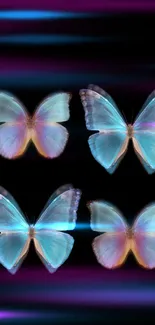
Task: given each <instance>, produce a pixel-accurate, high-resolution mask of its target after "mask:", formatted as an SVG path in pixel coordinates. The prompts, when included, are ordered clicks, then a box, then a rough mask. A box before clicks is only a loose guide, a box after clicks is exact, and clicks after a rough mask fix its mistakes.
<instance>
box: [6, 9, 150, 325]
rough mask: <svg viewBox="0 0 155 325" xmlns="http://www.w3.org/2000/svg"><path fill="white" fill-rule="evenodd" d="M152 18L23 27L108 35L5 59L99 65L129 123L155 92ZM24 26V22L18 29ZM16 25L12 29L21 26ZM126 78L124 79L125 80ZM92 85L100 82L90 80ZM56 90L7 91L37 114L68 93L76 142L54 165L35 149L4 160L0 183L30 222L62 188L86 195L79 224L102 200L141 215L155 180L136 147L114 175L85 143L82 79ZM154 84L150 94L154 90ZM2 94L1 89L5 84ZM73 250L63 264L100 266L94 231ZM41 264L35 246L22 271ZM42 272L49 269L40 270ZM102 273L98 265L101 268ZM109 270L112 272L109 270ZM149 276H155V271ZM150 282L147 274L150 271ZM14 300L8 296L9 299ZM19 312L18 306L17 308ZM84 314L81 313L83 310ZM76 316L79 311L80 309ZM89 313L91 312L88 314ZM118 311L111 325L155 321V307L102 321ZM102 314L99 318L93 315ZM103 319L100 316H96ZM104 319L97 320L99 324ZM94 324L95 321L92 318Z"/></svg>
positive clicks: (132, 264) (130, 263) (18, 49)
mask: <svg viewBox="0 0 155 325" xmlns="http://www.w3.org/2000/svg"><path fill="white" fill-rule="evenodd" d="M154 21H155V15H154V14H131V13H130V14H117V15H114V14H107V15H103V16H101V17H98V18H93V19H84V20H81V21H80V20H72V21H69V22H67V21H66V22H60V23H58V22H52V21H49V22H42V23H36V24H32V23H29V24H28V23H27V24H25V25H24V24H23V32H25V30H26V29H27V30H28V29H29V30H31V31H32V29H33V33H35V32H36V33H39V32H47V33H61V32H62V29H63V33H64V32H65V33H66V34H67V33H69V32H70V30H71V31H72V34H74V35H76V34H81V35H84V34H86V35H90V36H95V37H97V36H105V38H106V39H107V40H105V41H103V42H100V43H95V42H92V43H90V44H87V45H83V44H81V45H80V44H77V45H66V46H61V45H59V46H55V45H54V46H52V45H47V46H45V45H44V46H37V47H34V46H25V47H24V46H16V45H7V46H4V45H3V46H1V48H0V50H1V56H4V55H5V56H6V57H8V58H9V56H11V57H16V56H17V55H18V56H20V57H23V58H24V57H29V58H32V59H34V58H35V57H36V58H39V59H40V61H43V60H46V59H47V58H48V59H49V58H51V60H52V59H57V60H60V61H62V62H63V61H64V60H66V59H67V60H68V61H69V60H70V59H72V60H77V61H78V62H79V65H80V62H81V63H82V64H84V63H85V62H86V63H89V62H90V69H89V71H88V74H89V73H90V72H91V64H93V66H95V65H98V66H99V70H98V71H99V72H98V73H99V74H100V75H102V76H103V78H104V74H105V67H106V75H107V74H108V72H109V74H110V75H112V76H113V78H111V81H110V82H106V81H105V83H104V82H103V83H102V84H101V83H100V84H99V86H100V87H102V88H103V89H105V90H106V91H107V92H108V93H110V95H111V96H112V97H113V99H114V100H115V102H116V103H117V105H118V107H119V109H120V111H122V112H123V113H124V115H125V116H126V120H127V121H128V122H129V123H131V122H133V119H134V118H135V117H136V115H137V113H138V112H139V110H140V109H141V106H142V105H143V103H144V101H145V100H146V98H147V96H148V95H149V94H150V93H151V91H152V90H153V87H155V77H154V76H155V75H154V67H153V64H154V57H155V50H154ZM17 25H18V24H17ZM17 25H15V27H14V25H12V27H10V31H9V32H10V33H11V31H12V30H13V28H15V30H16V28H18V26H17ZM122 75H123V78H124V79H123V81H122V78H121V76H122ZM90 83H94V80H92V79H91V80H90ZM59 84H60V87H59V88H58V87H57V85H56V86H55V88H53V87H52V86H51V85H50V84H49V86H48V87H47V85H46V87H44V86H43V87H42V88H41V87H40V88H39V89H37V87H36V88H35V86H34V87H33V89H31V87H29V86H27V87H25V88H23V87H22V88H21V87H20V84H19V87H17V86H15V87H13V86H11V87H10V86H9V88H8V89H7V90H9V91H11V92H12V93H14V94H15V95H16V96H17V97H18V98H19V99H20V100H21V101H22V102H23V103H24V104H25V106H26V107H27V109H28V111H29V112H31V113H33V112H34V110H35V107H36V106H37V104H38V103H39V102H40V101H41V100H42V99H43V97H45V96H46V95H48V94H49V93H52V92H55V91H58V90H66V91H69V92H71V93H72V95H73V96H72V100H71V103H70V113H71V117H70V120H69V121H68V122H66V123H65V124H64V125H65V126H66V127H67V129H68V131H69V134H70V137H69V141H68V144H67V146H66V149H65V151H64V152H63V154H62V155H61V156H60V157H59V158H57V159H54V160H50V159H45V158H43V157H41V156H39V154H38V153H37V151H36V149H35V148H34V146H33V145H30V147H29V148H28V150H27V151H26V153H25V154H24V155H23V156H22V157H21V158H19V159H16V160H7V159H4V158H2V157H1V161H0V184H1V186H3V187H4V188H6V189H7V190H8V191H9V192H10V193H11V194H12V195H13V197H14V198H15V199H16V200H17V202H18V203H19V205H20V207H21V209H22V211H23V212H24V213H25V214H26V215H27V216H28V219H29V220H30V222H34V220H35V219H36V218H37V217H38V215H39V213H40V212H41V210H42V208H43V207H44V205H45V203H46V201H47V200H48V198H49V196H50V195H51V194H52V193H53V192H54V191H55V190H56V189H57V188H58V187H59V186H61V185H64V184H68V183H71V184H72V185H73V186H74V187H76V188H80V189H81V190H82V199H81V202H80V206H79V211H78V221H79V222H80V221H81V222H82V221H85V222H88V223H89V220H90V219H89V218H90V216H89V211H88V210H87V208H86V202H87V201H89V200H94V199H104V200H106V201H109V202H111V203H113V204H114V205H116V206H117V208H119V209H120V210H121V211H122V213H123V214H124V216H125V217H126V219H127V220H128V222H131V223H132V221H133V220H134V218H135V217H136V215H137V214H138V213H139V212H140V210H141V209H142V208H143V207H144V206H145V205H147V204H148V203H150V202H152V201H154V199H155V193H154V183H155V175H148V174H147V173H146V171H145V170H144V169H143V167H142V165H141V163H140V161H139V160H138V158H137V157H136V155H135V153H134V150H133V148H132V144H131V143H130V145H129V149H128V152H127V154H126V155H125V157H124V159H123V160H122V162H121V163H120V165H119V167H118V169H117V170H116V171H115V173H114V174H113V175H109V174H108V173H107V172H106V171H105V170H104V168H102V167H101V166H100V165H99V164H98V163H97V162H96V161H95V160H94V158H93V157H92V155H91V153H90V150H89V147H88V143H87V139H88V136H89V135H90V134H91V132H89V131H88V130H86V127H85V121H84V111H83V108H82V105H81V102H80V98H79V89H80V88H83V87H86V86H87V84H85V83H84V82H83V80H82V78H81V81H80V82H77V86H74V88H73V86H72V84H70V86H69V87H65V85H64V83H63V84H62V85H61V82H59ZM149 85H150V88H149ZM1 86H2V88H3V85H1ZM73 236H74V238H75V245H74V249H73V251H72V254H71V255H70V257H69V259H68V260H67V262H66V263H65V264H66V265H68V266H70V267H72V266H81V267H84V266H89V265H90V267H91V266H96V265H97V261H96V259H95V256H94V254H93V252H92V249H91V242H92V239H93V238H94V237H95V236H96V234H95V233H93V232H92V231H91V230H87V231H84V230H83V231H79V230H78V231H74V232H73ZM40 264H41V262H40V260H39V259H38V257H37V255H36V254H35V251H34V249H33V247H31V249H30V251H29V254H28V256H27V258H26V260H25V261H24V263H23V264H22V266H21V267H24V266H29V267H31V266H39V267H40ZM42 267H43V266H42ZM98 267H99V268H100V266H98ZM62 268H63V266H62ZM122 268H124V269H130V268H131V269H133V268H135V270H136V269H137V268H139V266H138V264H137V263H136V261H135V259H134V258H133V257H132V256H129V258H128V260H127V261H126V264H125V265H123V266H122ZM109 272H111V271H109ZM150 272H151V273H152V272H153V271H150ZM146 277H149V273H148V272H146ZM8 299H9V297H8ZM16 308H18V306H16ZM77 309H78V308H77ZM78 312H80V311H79V310H78ZM87 312H88V313H89V311H88V310H87ZM91 312H93V313H94V315H97V316H98V315H99V314H98V310H97V309H95V308H94V311H93V310H91ZM111 312H112V313H113V322H114V321H115V322H119V321H121V320H124V321H127V322H128V321H129V320H130V321H133V320H134V321H135V320H137V318H138V319H139V320H140V319H142V321H144V319H145V320H146V319H147V317H148V316H149V320H150V319H151V316H152V315H153V309H149V307H147V309H145V308H144V309H143V310H142V309H141V308H140V309H136V308H134V309H132V310H131V309H127V310H126V309H123V311H122V310H121V307H120V309H110V310H108V311H107V309H104V308H103V309H102V310H100V321H101V323H106V322H109V323H110V322H111V321H112V320H111V317H110V313H111ZM95 313H96V314H95ZM98 318H99V317H98ZM98 321H99V319H98ZM93 322H94V320H93Z"/></svg>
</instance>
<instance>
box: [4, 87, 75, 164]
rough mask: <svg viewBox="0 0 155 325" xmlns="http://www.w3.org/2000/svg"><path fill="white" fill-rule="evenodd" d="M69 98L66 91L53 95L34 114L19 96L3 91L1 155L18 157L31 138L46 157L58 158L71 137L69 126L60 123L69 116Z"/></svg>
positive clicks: (10, 157)
mask: <svg viewBox="0 0 155 325" xmlns="http://www.w3.org/2000/svg"><path fill="white" fill-rule="evenodd" d="M70 98H71V96H70V94H68V93H64V92H62V93H57V94H54V95H50V96H48V97H47V98H45V99H44V100H43V101H42V102H41V103H40V105H39V106H38V108H37V110H36V112H35V114H34V116H33V117H31V116H29V114H28V112H27V111H26V109H25V107H24V106H23V104H22V103H21V102H20V101H19V100H18V99H17V98H16V97H14V96H13V95H11V94H8V93H4V92H1V93H0V123H1V125H0V154H1V155H2V156H4V157H6V158H9V159H12V158H17V157H19V156H21V155H22V154H23V153H24V151H25V150H26V147H27V145H28V143H29V141H30V140H32V141H33V143H34V144H35V146H36V148H37V150H38V151H39V153H40V154H41V155H43V156H44V157H47V158H55V157H58V156H59V155H60V154H61V153H62V152H63V150H64V148H65V146H66V143H67V140H68V132H67V129H66V128H65V127H64V126H62V125H60V124H58V122H64V121H67V120H68V119H69V115H70V113H69V101H70ZM2 123H3V124H2Z"/></svg>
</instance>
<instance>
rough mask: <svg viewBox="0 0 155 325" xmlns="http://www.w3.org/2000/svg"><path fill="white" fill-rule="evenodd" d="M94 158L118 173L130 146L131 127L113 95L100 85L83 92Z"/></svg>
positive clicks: (82, 99)
mask: <svg viewBox="0 0 155 325" xmlns="http://www.w3.org/2000/svg"><path fill="white" fill-rule="evenodd" d="M80 96H81V101H82V104H83V107H84V110H85V120H86V126H87V129H88V130H94V131H95V130H98V131H99V133H96V134H94V135H92V136H90V137H89V140H88V143H89V147H90V150H91V153H92V155H93V157H94V158H95V159H96V160H97V161H98V162H99V163H100V164H101V165H102V166H103V167H104V168H106V169H107V171H109V172H114V170H115V169H116V167H117V165H118V161H120V158H121V157H123V154H124V153H125V151H126V149H127V145H128V135H127V126H126V123H125V121H124V120H123V117H122V116H121V114H120V113H119V111H118V109H117V106H116V104H115V103H114V101H113V100H112V98H111V97H110V96H109V95H108V94H107V93H106V92H105V91H104V90H101V89H100V88H99V87H97V86H93V87H92V86H91V89H89V88H88V89H83V90H81V91H80Z"/></svg>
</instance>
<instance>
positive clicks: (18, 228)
mask: <svg viewBox="0 0 155 325" xmlns="http://www.w3.org/2000/svg"><path fill="white" fill-rule="evenodd" d="M28 233H29V225H28V224H27V222H26V220H25V219H24V217H23V216H22V214H21V213H20V212H19V211H18V210H17V208H16V206H14V205H13V204H12V203H11V201H9V200H8V199H7V198H5V197H4V196H3V195H0V263H1V264H2V265H3V266H4V267H5V268H7V269H8V270H9V271H10V272H11V273H15V272H16V270H17V269H18V267H19V266H20V264H21V262H22V260H23V258H24V256H25V254H26V252H27V250H28V247H29V235H28Z"/></svg>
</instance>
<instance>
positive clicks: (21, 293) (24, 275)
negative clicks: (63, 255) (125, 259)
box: [0, 267, 155, 307]
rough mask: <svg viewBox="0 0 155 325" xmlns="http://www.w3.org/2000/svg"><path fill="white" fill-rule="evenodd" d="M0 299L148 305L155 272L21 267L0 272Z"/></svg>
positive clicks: (154, 300) (152, 297) (151, 300)
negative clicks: (15, 270) (54, 270)
mask: <svg viewBox="0 0 155 325" xmlns="http://www.w3.org/2000/svg"><path fill="white" fill-rule="evenodd" d="M0 285H1V288H2V290H3V287H4V289H5V288H8V289H7V290H3V292H4V293H3V296H1V297H0V302H2V301H3V303H4V302H5V301H7V303H8V300H9V302H10V303H12V302H13V303H18V305H20V304H25V303H30V304H31V305H32V306H33V304H36V303H37V304H39V305H41V304H47V305H51V304H52V306H56V305H64V306H79V305H81V306H87V307H89V306H94V307H97V306H98V307H102V306H103V307H104V306H116V307H119V306H120V305H122V306H124V307H125V306H145V305H152V306H153V305H154V304H155V273H154V272H153V271H147V270H144V269H139V270H138V269H137V270H133V269H131V270H125V269H121V270H120V269H118V270H115V271H108V270H105V269H103V268H100V267H99V268H96V269H95V268H65V267H63V268H61V269H60V270H58V271H57V272H56V273H54V274H49V273H48V272H47V271H46V270H45V269H43V268H40V269H31V270H26V269H23V268H22V269H21V270H20V271H19V272H18V273H17V274H16V275H14V276H12V275H10V274H9V273H8V272H7V271H5V270H1V272H0Z"/></svg>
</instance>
